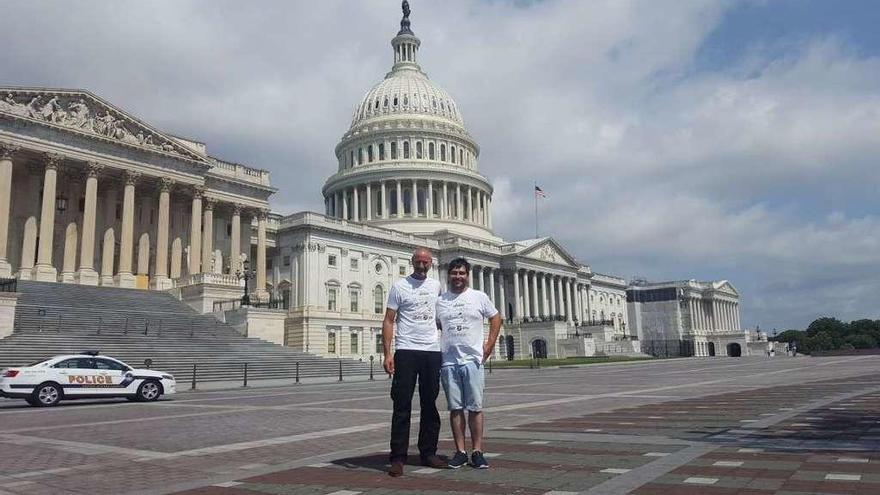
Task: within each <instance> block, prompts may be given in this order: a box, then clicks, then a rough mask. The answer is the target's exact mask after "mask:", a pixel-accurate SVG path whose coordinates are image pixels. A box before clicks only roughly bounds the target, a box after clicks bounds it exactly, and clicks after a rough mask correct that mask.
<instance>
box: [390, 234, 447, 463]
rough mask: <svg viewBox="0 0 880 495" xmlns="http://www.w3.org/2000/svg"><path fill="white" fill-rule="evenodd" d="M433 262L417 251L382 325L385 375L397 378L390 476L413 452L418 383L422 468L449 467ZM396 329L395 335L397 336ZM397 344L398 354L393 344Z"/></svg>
mask: <svg viewBox="0 0 880 495" xmlns="http://www.w3.org/2000/svg"><path fill="white" fill-rule="evenodd" d="M432 264H433V258H432V256H431V251H429V250H428V249H425V248H419V249H416V250H415V252H414V253H413V255H412V265H413V272H412V274H411V275H410V276H408V277H406V278H403V279H400V280H398V281H397V282H396V283H395V284H394V285H393V286H391V290H389V291H388V304H387V305H386V309H385V320H384V321H383V322H382V346H383V347H384V350H385V361H384V362H383V363H382V364H383V366H384V368H385V371H386V372H387V373H389V374H393V375H394V380H393V381H392V382H391V400H392V401H393V403H394V413H393V414H392V416H391V455H390V460H391V467H390V468H389V469H388V475H389V476H394V477H397V476H402V475H403V465H404V464H405V463H406V457H407V450H408V449H409V428H410V417H411V415H412V398H413V393H414V391H415V387H416V382H417V381H418V383H419V403H420V407H421V418H420V420H419V454H420V455H421V461H422V465H424V466H428V467H432V468H445V467H446V463H445V462H443V461H442V460H441V459H440V458H439V457H437V440H438V437H439V436H440V413H439V412H437V395H438V394H439V393H440V362H441V359H440V342H439V336H438V335H437V326H436V325H437V324H436V309H437V297H438V296H439V295H440V282H438V281H437V280H435V279H433V278H430V277H428V272H429V271H430V270H431V265H432ZM395 326H396V333H395ZM392 340H393V341H394V354H392V353H391V342H392Z"/></svg>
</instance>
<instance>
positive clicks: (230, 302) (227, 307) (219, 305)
mask: <svg viewBox="0 0 880 495" xmlns="http://www.w3.org/2000/svg"><path fill="white" fill-rule="evenodd" d="M243 301H244V298H243V297H242V298H238V299H227V300H225V301H214V307H213V310H214V313H219V312H221V311H233V310H236V309H238V308H241V307H250V308H265V309H290V308H289V304H288V303H287V301H285V300H284V299H269V300H268V301H255V300H253V299H251V300H250V301H249V302H248V303H244V302H243Z"/></svg>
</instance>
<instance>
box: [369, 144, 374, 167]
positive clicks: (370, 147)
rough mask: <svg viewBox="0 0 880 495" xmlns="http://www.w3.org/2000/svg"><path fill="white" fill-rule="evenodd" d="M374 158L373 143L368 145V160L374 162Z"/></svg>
mask: <svg viewBox="0 0 880 495" xmlns="http://www.w3.org/2000/svg"><path fill="white" fill-rule="evenodd" d="M374 158H375V157H374V156H373V145H372V144H371V145H369V146H367V160H368V161H369V162H370V163H373V159H374Z"/></svg>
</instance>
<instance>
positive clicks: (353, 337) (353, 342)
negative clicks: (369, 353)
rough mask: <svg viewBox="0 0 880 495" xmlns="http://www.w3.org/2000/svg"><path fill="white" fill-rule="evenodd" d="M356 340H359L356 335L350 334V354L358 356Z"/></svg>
mask: <svg viewBox="0 0 880 495" xmlns="http://www.w3.org/2000/svg"><path fill="white" fill-rule="evenodd" d="M358 340H359V339H358V334H356V333H352V334H351V353H352V354H353V355H358V354H360V352H358Z"/></svg>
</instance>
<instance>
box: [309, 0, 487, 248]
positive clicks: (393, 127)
mask: <svg viewBox="0 0 880 495" xmlns="http://www.w3.org/2000/svg"><path fill="white" fill-rule="evenodd" d="M403 12H404V16H403V19H402V20H401V21H400V31H399V32H398V33H397V36H395V37H394V39H392V40H391V46H392V48H393V54H394V59H393V65H392V67H391V71H390V72H388V73H387V74H386V75H385V78H384V79H383V80H382V81H381V82H379V83H378V84H376V85H375V86H373V87H372V88H371V89H370V90H369V91H368V92H367V93H366V94H365V95H364V97H363V99H362V100H361V102H360V103H359V104H358V105H357V107H356V108H355V111H354V115H353V116H352V120H351V126H350V127H349V129H348V131H347V132H346V133H345V134H344V135H343V137H342V139H341V140H340V142H339V144H338V145H337V146H336V158H337V171H336V173H334V174H333V175H332V176H331V177H330V178H328V179H327V182H326V183H325V184H324V188H323V194H324V202H325V212H326V214H327V215H328V216H332V217H336V218H339V219H343V220H347V221H356V222H363V223H368V224H373V225H378V226H382V227H386V228H391V229H395V230H399V231H402V232H407V233H413V234H419V235H433V234H444V233H446V232H452V233H456V234H459V235H465V236H468V237H476V238H480V239H484V240H497V237H496V236H495V235H494V234H493V233H492V230H491V229H492V215H491V204H492V185H491V184H490V183H489V180H488V179H487V178H486V177H485V176H483V175H481V174H480V173H479V172H478V171H477V158H478V157H479V153H480V150H479V146H478V145H477V143H476V141H474V139H473V138H472V137H471V136H470V134H469V133H468V131H467V129H466V128H465V125H464V120H463V119H462V116H461V113H460V111H459V108H458V105H457V104H456V103H455V100H453V98H452V97H451V96H450V95H449V93H447V92H446V91H445V90H444V89H443V88H441V87H440V86H438V85H437V84H435V83H434V82H432V81H431V80H430V79H429V78H428V75H427V74H425V73H424V72H423V71H422V68H421V66H419V64H418V61H417V57H418V52H419V48H420V46H421V41H420V40H419V38H417V37H416V35H415V34H414V33H413V32H412V29H411V28H410V20H409V13H410V12H409V5H408V2H406V1H404V2H403Z"/></svg>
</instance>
